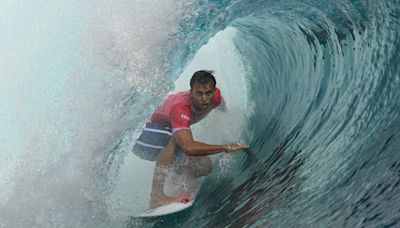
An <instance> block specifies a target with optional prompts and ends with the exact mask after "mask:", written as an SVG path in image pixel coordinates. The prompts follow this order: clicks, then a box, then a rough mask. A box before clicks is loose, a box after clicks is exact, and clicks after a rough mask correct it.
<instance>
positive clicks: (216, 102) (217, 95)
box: [214, 88, 222, 107]
mask: <svg viewBox="0 0 400 228" xmlns="http://www.w3.org/2000/svg"><path fill="white" fill-rule="evenodd" d="M221 100H222V95H221V90H219V89H218V88H216V89H215V96H214V105H215V107H217V106H218V105H220V104H221Z"/></svg>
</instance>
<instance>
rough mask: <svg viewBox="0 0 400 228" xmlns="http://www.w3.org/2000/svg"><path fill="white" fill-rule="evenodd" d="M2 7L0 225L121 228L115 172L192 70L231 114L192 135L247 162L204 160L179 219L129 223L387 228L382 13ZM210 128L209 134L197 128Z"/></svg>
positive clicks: (394, 130)
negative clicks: (204, 72) (211, 85)
mask: <svg viewBox="0 0 400 228" xmlns="http://www.w3.org/2000/svg"><path fill="white" fill-rule="evenodd" d="M2 4H4V6H5V7H4V8H5V9H8V10H9V11H7V12H11V13H8V14H7V15H6V16H7V17H6V18H7V19H8V20H6V22H7V23H5V24H6V25H7V26H8V27H6V28H7V29H10V30H11V29H17V30H15V31H16V32H14V33H11V34H10V35H9V36H7V37H6V38H5V39H3V40H0V43H1V45H2V46H4V47H8V48H7V49H5V50H7V53H13V55H8V56H5V55H4V54H3V55H2V57H4V59H5V62H7V63H9V64H8V67H5V68H3V70H2V75H3V76H2V86H1V87H0V95H1V96H2V100H1V103H0V105H1V110H2V111H1V116H2V117H1V121H2V123H5V125H4V126H5V127H3V129H4V130H0V135H1V136H2V138H3V139H4V142H6V143H2V145H0V149H1V150H2V151H6V152H5V153H1V155H0V157H1V159H2V161H1V162H0V172H1V174H2V175H1V179H0V184H1V186H2V188H1V189H4V190H2V191H0V197H1V199H2V200H1V201H2V202H1V203H0V218H1V219H0V224H1V225H2V226H6V227H7V226H19V227H27V226H32V225H33V226H41V227H50V226H61V227H64V226H65V227H69V226H84V227H94V226H96V227H110V226H112V227H124V226H126V221H127V220H129V218H128V216H127V214H129V211H122V209H121V208H120V207H118V205H119V203H121V202H120V201H119V202H118V201H110V200H109V197H110V195H112V194H115V183H116V182H118V180H119V179H120V178H121V167H123V165H124V163H125V162H126V158H127V157H128V154H129V153H130V152H129V150H130V148H131V146H132V144H133V143H134V141H135V139H136V138H137V135H138V133H139V132H140V129H141V127H142V126H143V124H144V123H145V122H146V119H147V118H148V117H149V115H150V114H151V112H152V110H154V108H155V107H156V106H157V105H159V104H160V102H161V101H162V99H163V98H164V97H165V96H166V95H167V93H168V92H171V91H173V90H174V89H176V90H180V89H183V88H185V80H186V78H187V77H189V76H190V74H191V73H192V72H191V71H194V70H195V69H196V68H200V67H201V68H214V69H215V70H216V73H217V81H218V83H220V86H221V87H222V88H221V89H222V90H223V92H224V94H225V95H226V97H227V99H228V101H230V102H228V105H230V106H228V107H230V111H229V112H228V113H229V115H230V116H228V117H227V116H224V115H223V114H220V113H217V112H216V113H213V115H212V116H210V117H209V118H208V119H206V120H204V122H203V124H201V126H199V127H198V129H197V131H198V136H196V137H198V138H199V139H204V140H210V138H211V139H214V140H216V141H219V142H224V143H225V142H228V141H231V140H232V139H233V138H234V140H236V139H240V140H243V141H246V142H248V143H250V145H251V150H252V153H254V154H253V155H255V156H256V157H257V158H258V159H256V160H254V159H252V157H251V156H248V155H246V154H245V153H237V154H235V155H233V156H228V157H227V156H217V157H216V158H215V166H216V168H215V170H214V172H213V174H212V175H211V176H209V177H207V178H206V180H205V181H206V184H205V185H203V188H202V189H201V191H200V195H199V199H198V201H197V202H196V204H195V206H194V207H193V208H192V209H191V210H190V212H188V213H187V214H185V216H183V217H174V216H171V217H168V218H166V219H160V220H156V221H155V222H154V223H149V224H140V225H141V226H146V225H148V226H158V225H169V226H172V227H180V226H200V227H202V226H211V227H225V226H233V227H235V226H241V227H246V226H254V227H263V226H268V227H293V226H316V227H319V226H324V227H337V226H341V227H350V226H367V227H376V226H387V227H390V226H396V225H397V224H398V222H399V220H400V218H399V215H398V214H399V213H398V209H397V208H398V205H397V204H396V203H395V202H397V201H398V199H399V197H400V195H399V194H398V192H399V191H398V188H399V183H400V180H399V172H400V159H399V155H398V153H397V148H399V145H400V141H399V137H398V132H399V128H400V125H399V120H400V118H399V112H398V110H399V100H400V99H399V97H400V93H399V90H398V89H397V88H399V83H400V80H399V79H400V72H399V67H398V64H397V63H398V62H399V59H400V56H399V54H398V53H400V52H399V48H400V44H399V40H400V39H399V34H398V32H397V31H398V29H399V26H400V25H399V15H400V14H399V12H400V5H399V3H398V2H397V1H389V0H388V1H381V2H368V1H352V2H349V1H328V2H323V3H322V2H320V1H283V2H282V1H250V2H249V1H233V0H232V1H221V2H216V1H200V2H197V1H193V2H192V1H187V2H185V3H175V2H173V1H163V3H160V2H159V1H146V2H143V1H133V2H132V1H120V2H118V3H116V2H112V1H100V2H96V4H93V5H89V4H83V3H77V2H74V4H71V5H68V6H67V5H63V4H59V5H56V6H52V7H49V8H41V7H38V6H37V5H34V4H32V5H29V7H27V9H28V10H26V11H29V12H26V11H23V10H22V9H21V8H20V7H19V6H18V5H13V4H11V3H2ZM60 8H62V9H63V11H62V12H63V13H62V14H61V15H57V14H56V13H55V12H59V11H56V9H57V10H58V9H60ZM77 9H79V10H78V11H76V10H77ZM4 12H5V11H4ZM43 12H46V13H49V12H52V14H50V15H49V14H43ZM44 15H49V16H44ZM83 15H84V16H83ZM32 18H33V19H35V20H33V21H32ZM20 22H21V23H20ZM49 22H51V23H49ZM30 23H31V24H34V25H41V26H39V27H36V28H38V29H36V30H35V29H32V28H31V26H29V25H30ZM74 24H79V26H78V27H74V26H73V25H74ZM17 25H20V26H17ZM24 34H30V36H31V37H32V38H36V39H33V40H36V43H35V42H31V43H29V42H27V39H26V38H25V37H26V36H25V35H24ZM17 38H18V39H17ZM11 40H13V41H14V42H9V41H11ZM31 40H32V39H31ZM6 43H9V44H10V45H8V46H7V45H5V44H6ZM21 44H26V45H25V46H21ZM49 44H51V45H49ZM18 47H19V48H18ZM38 50H42V51H38ZM60 53H62V54H60ZM23 63H25V64H23ZM32 75H35V77H33V76H32ZM174 82H175V84H174ZM224 117H225V118H224ZM222 118H223V119H224V121H222V122H219V121H220V120H221V119H222ZM235 123H239V124H237V125H235ZM216 124H221V125H218V126H223V127H221V129H223V130H224V131H223V132H224V134H220V133H219V132H216V131H215V132H211V133H209V131H206V130H205V129H210V126H216ZM232 126H235V127H232ZM21 132H22V133H21ZM205 132H207V133H209V137H207V134H206V133H205ZM217 136H218V137H217ZM146 175H148V176H150V175H151V173H148V174H146ZM121 198H122V199H123V196H121ZM210 198H212V200H210ZM18 218H24V219H22V220H21V219H18ZM221 218H224V219H221ZM136 225H138V224H136ZM134 226H135V224H134Z"/></svg>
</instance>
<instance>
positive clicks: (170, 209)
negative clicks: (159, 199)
mask: <svg viewBox="0 0 400 228" xmlns="http://www.w3.org/2000/svg"><path fill="white" fill-rule="evenodd" d="M193 203H194V200H192V201H190V202H188V203H171V204H168V205H164V206H161V207H157V208H153V209H149V210H147V211H145V212H143V213H142V214H140V215H138V216H136V217H138V218H144V217H156V216H163V215H169V214H173V213H177V212H180V211H183V210H185V209H187V208H189V207H191V206H193Z"/></svg>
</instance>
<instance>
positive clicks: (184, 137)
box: [173, 129, 249, 156]
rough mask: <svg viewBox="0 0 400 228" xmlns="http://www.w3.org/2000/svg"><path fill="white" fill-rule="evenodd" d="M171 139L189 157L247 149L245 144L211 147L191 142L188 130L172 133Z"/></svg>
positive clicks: (190, 133)
mask: <svg viewBox="0 0 400 228" xmlns="http://www.w3.org/2000/svg"><path fill="white" fill-rule="evenodd" d="M173 139H174V140H175V142H176V144H178V145H179V147H180V148H181V149H182V150H183V151H184V152H185V153H186V154H187V155H190V156H206V155H211V154H217V153H221V152H233V151H237V150H240V149H244V148H249V146H248V145H246V144H241V143H232V144H229V145H211V144H207V143H202V142H198V141H194V140H193V136H192V132H191V130H190V129H182V130H179V131H177V132H175V133H174V135H173Z"/></svg>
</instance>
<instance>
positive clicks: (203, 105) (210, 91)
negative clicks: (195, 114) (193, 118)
mask: <svg viewBox="0 0 400 228" xmlns="http://www.w3.org/2000/svg"><path fill="white" fill-rule="evenodd" d="M190 93H191V94H192V101H193V105H194V106H195V108H196V110H197V111H205V110H207V109H209V108H210V107H211V106H212V104H213V99H214V96H215V85H214V83H212V82H210V83H207V84H200V83H194V84H193V87H192V88H191V89H190Z"/></svg>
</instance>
